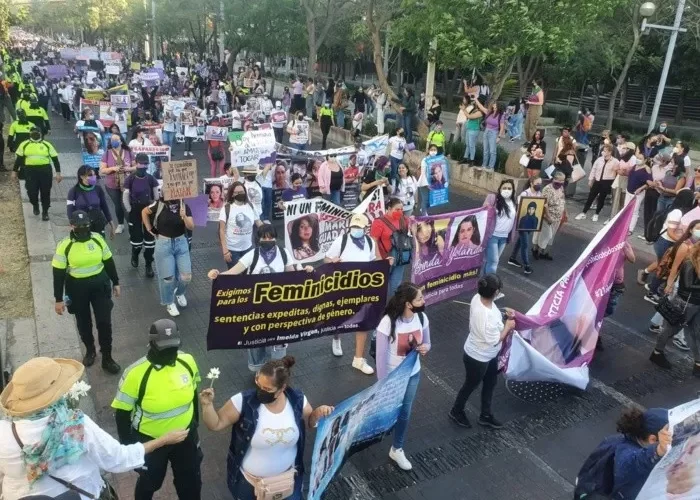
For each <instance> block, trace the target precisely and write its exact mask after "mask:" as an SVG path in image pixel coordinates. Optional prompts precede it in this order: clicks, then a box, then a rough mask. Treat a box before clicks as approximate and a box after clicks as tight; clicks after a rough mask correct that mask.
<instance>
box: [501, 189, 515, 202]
mask: <svg viewBox="0 0 700 500" xmlns="http://www.w3.org/2000/svg"><path fill="white" fill-rule="evenodd" d="M501 196H503V197H504V198H505V199H506V200H508V199H510V197H511V196H513V190H512V189H501Z"/></svg>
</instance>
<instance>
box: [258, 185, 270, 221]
mask: <svg viewBox="0 0 700 500" xmlns="http://www.w3.org/2000/svg"><path fill="white" fill-rule="evenodd" d="M260 218H261V219H262V220H272V188H268V187H264V188H262V215H261V216H260Z"/></svg>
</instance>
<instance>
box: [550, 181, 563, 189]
mask: <svg viewBox="0 0 700 500" xmlns="http://www.w3.org/2000/svg"><path fill="white" fill-rule="evenodd" d="M563 185H564V184H563V183H562V182H552V187H553V188H554V189H561V187H562V186H563Z"/></svg>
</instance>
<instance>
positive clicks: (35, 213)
mask: <svg viewBox="0 0 700 500" xmlns="http://www.w3.org/2000/svg"><path fill="white" fill-rule="evenodd" d="M32 207H33V208H34V215H39V204H38V203H37V204H32Z"/></svg>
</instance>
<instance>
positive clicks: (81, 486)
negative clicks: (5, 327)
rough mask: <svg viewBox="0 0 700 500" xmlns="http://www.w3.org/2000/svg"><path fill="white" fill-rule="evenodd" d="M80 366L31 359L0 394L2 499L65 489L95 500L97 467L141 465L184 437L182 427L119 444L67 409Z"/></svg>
mask: <svg viewBox="0 0 700 500" xmlns="http://www.w3.org/2000/svg"><path fill="white" fill-rule="evenodd" d="M84 369H85V368H84V367H83V365H82V364H81V363H80V362H78V361H75V360H72V359H60V358H55V359H52V358H42V357H40V358H34V359H31V360H29V361H27V362H26V363H25V364H23V365H22V366H20V367H19V368H18V369H17V371H16V372H15V374H14V376H13V378H12V380H11V381H10V383H9V384H8V385H7V387H5V389H4V390H3V391H2V394H0V416H1V417H2V420H0V475H2V476H4V477H3V480H2V494H3V499H4V500H18V499H20V498H23V497H26V496H28V495H48V496H51V497H56V496H58V495H62V494H64V493H66V492H69V491H72V492H74V493H77V494H78V495H79V498H81V500H88V499H97V498H99V496H100V492H101V491H102V489H103V488H104V487H105V483H104V481H103V480H102V477H101V475H100V470H105V471H108V472H126V471H128V470H132V469H135V468H138V467H141V466H143V464H144V455H145V454H146V453H150V452H152V451H154V450H156V449H158V448H160V447H162V446H165V445H168V444H174V443H179V442H181V441H182V440H184V439H185V437H186V436H187V431H186V430H183V431H175V432H171V433H169V434H167V435H165V436H163V437H161V438H158V439H154V440H152V441H149V442H147V443H143V444H141V443H135V444H131V445H128V446H123V445H120V444H119V442H118V441H117V440H115V439H114V438H112V437H111V436H110V435H109V434H107V433H106V432H105V431H103V430H102V429H101V428H100V427H98V425H97V424H96V423H95V422H93V420H92V419H91V418H90V417H88V416H87V415H85V414H84V413H83V412H82V411H80V410H72V409H70V408H69V407H68V403H67V401H66V394H67V393H68V392H69V391H70V389H71V388H72V387H73V384H75V383H76V382H77V381H78V380H80V377H82V375H83V371H84ZM75 498H78V497H75Z"/></svg>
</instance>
